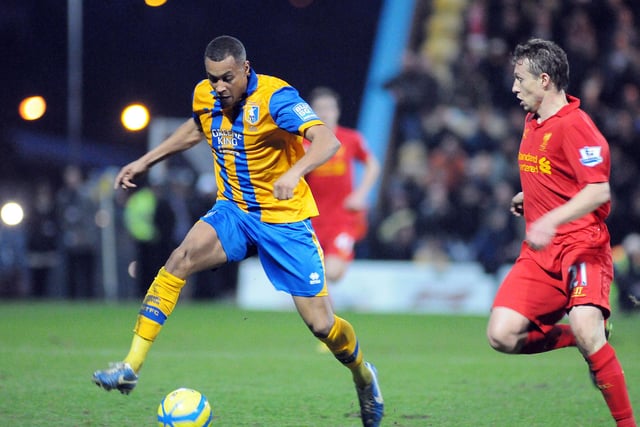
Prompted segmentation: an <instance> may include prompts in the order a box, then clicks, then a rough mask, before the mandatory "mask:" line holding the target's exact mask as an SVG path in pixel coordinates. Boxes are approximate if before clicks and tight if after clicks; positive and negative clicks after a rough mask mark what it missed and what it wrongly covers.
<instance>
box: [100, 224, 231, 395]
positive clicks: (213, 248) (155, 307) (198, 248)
mask: <svg viewBox="0 0 640 427" xmlns="http://www.w3.org/2000/svg"><path fill="white" fill-rule="evenodd" d="M226 259H227V258H226V254H225V252H224V250H223V248H222V245H221V244H220V241H219V239H218V236H217V233H216V230H215V229H214V228H213V227H212V226H211V225H210V224H207V223H205V222H203V221H198V222H197V223H196V224H195V225H194V226H193V227H192V228H191V230H190V231H189V233H187V236H186V237H185V239H184V240H183V242H182V243H181V244H180V245H179V246H178V248H177V249H175V250H174V251H173V252H172V254H171V256H170V257H169V259H168V260H167V262H166V264H165V266H164V267H162V268H160V270H159V272H158V274H157V276H156V277H155V279H154V280H153V282H152V283H151V286H149V289H148V290H147V294H146V296H145V298H144V300H143V302H142V306H141V308H140V312H139V313H138V317H137V320H136V325H135V328H134V335H133V339H132V342H131V346H130V348H129V353H128V354H127V356H126V357H125V359H124V361H123V362H120V363H115V364H112V366H111V368H109V369H106V370H102V371H96V372H95V373H94V375H93V382H94V383H96V384H97V385H98V386H100V387H102V388H104V389H105V390H112V389H114V388H115V389H118V390H119V391H120V392H122V393H124V394H128V393H129V392H131V390H132V389H133V388H134V387H135V385H136V382H137V374H138V372H139V371H140V368H141V367H142V364H143V363H144V360H145V359H146V356H147V353H148V351H149V349H150V348H151V345H152V344H153V342H154V340H155V339H156V337H157V336H158V334H159V333H160V329H161V328H162V326H163V324H164V322H165V321H166V319H167V318H168V317H169V316H170V315H171V313H172V312H173V309H174V308H175V306H176V304H177V302H178V297H179V296H180V292H181V290H182V287H183V286H184V285H185V283H186V278H187V277H188V276H189V275H191V274H192V273H194V272H197V271H200V270H202V269H204V268H212V267H215V266H217V265H221V264H223V263H224V262H226Z"/></svg>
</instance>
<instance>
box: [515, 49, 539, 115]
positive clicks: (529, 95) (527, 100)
mask: <svg viewBox="0 0 640 427" xmlns="http://www.w3.org/2000/svg"><path fill="white" fill-rule="evenodd" d="M511 91H512V92H513V93H515V94H516V97H517V98H518V99H519V100H520V106H521V107H522V108H524V110H525V111H528V112H531V113H535V112H537V111H538V108H539V107H540V103H541V102H542V97H543V96H544V88H543V86H542V80H541V78H540V76H537V75H535V74H531V72H530V71H529V61H528V60H527V59H525V60H521V61H518V62H516V64H515V67H514V69H513V86H512V87H511Z"/></svg>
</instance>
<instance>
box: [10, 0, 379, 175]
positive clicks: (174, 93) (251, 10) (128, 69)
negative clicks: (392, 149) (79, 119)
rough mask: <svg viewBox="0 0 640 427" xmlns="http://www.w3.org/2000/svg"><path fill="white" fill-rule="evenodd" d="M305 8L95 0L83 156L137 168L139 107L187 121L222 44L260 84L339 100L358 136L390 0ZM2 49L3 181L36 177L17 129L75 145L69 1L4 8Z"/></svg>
mask: <svg viewBox="0 0 640 427" xmlns="http://www.w3.org/2000/svg"><path fill="white" fill-rule="evenodd" d="M294 3H296V1H295V0H292V1H288V0H216V1H212V0H209V1H204V0H203V1H195V0H169V1H168V2H167V3H166V4H165V5H164V6H162V7H156V8H153V7H149V6H146V5H145V4H144V1H143V0H111V1H109V0H107V1H85V2H84V3H83V9H84V10H83V12H84V13H83V15H84V19H83V26H84V31H83V52H82V54H83V82H84V84H83V99H82V101H83V126H82V138H83V142H82V147H83V148H82V149H83V150H86V148H87V144H88V145H90V144H92V143H95V142H97V143H107V144H110V145H113V146H114V149H116V148H122V147H125V149H126V150H131V151H130V154H131V159H133V158H135V156H137V155H139V154H140V153H142V152H143V150H144V148H145V145H146V142H147V133H146V131H140V132H135V133H134V132H127V131H125V130H124V129H123V128H122V125H121V124H120V113H121V111H122V109H123V108H124V107H125V106H126V105H127V104H129V103H132V102H141V103H144V104H145V105H147V106H148V107H149V109H150V111H151V114H152V117H153V116H154V115H155V116H164V117H187V116H188V115H189V114H190V111H191V94H192V90H193V87H194V85H195V83H196V82H197V81H199V80H200V79H202V78H204V66H203V52H204V48H205V46H206V45H207V43H208V42H209V41H210V40H211V39H212V38H214V37H216V36H218V35H221V34H230V35H233V36H236V37H238V38H239V39H241V40H242V41H243V42H244V43H245V46H246V48H247V54H248V58H249V60H250V61H251V64H252V66H253V67H254V69H255V70H256V71H257V72H258V73H263V74H272V75H276V76H278V77H281V78H283V79H284V80H287V81H288V82H289V83H290V84H292V85H293V86H294V87H296V88H297V89H298V90H299V91H300V92H301V94H302V95H303V96H305V95H306V94H307V93H308V92H309V91H310V90H311V88H313V87H314V86H316V85H328V86H331V87H333V88H334V89H336V90H338V91H339V92H340V93H341V94H342V96H343V123H344V124H345V125H348V126H355V124H356V121H357V116H358V112H359V107H360V101H361V97H362V91H363V87H364V83H365V80H366V75H367V70H368V66H369V61H370V54H371V48H372V46H373V42H374V37H375V31H376V29H377V23H378V14H379V11H380V7H381V3H382V1H381V0H367V1H366V2H363V1H344V0H315V1H309V0H307V2H306V3H310V4H309V5H308V6H306V7H296V6H294V5H293V4H294ZM297 3H300V1H298V2H297ZM0 38H1V40H2V44H1V47H0V49H1V50H0V55H1V57H2V58H3V61H2V62H3V66H2V67H0V73H1V74H0V75H1V79H2V91H0V97H1V98H0V105H1V112H0V114H1V116H0V123H1V126H2V129H0V130H1V131H2V133H1V138H2V139H1V140H0V144H1V145H0V147H2V151H3V152H4V153H5V156H4V157H5V160H8V159H11V161H10V162H7V161H5V162H3V163H5V167H4V168H3V172H2V174H0V178H2V177H6V176H9V177H15V175H18V176H23V174H24V172H25V168H29V167H31V163H30V162H29V159H24V158H23V157H25V155H24V154H15V153H14V154H13V155H12V148H11V145H12V144H15V137H13V138H12V137H9V136H8V135H9V134H10V133H11V132H13V131H14V130H15V129H17V128H19V129H23V130H29V131H34V132H42V133H45V134H50V135H56V136H59V137H63V138H66V134H67V98H66V97H67V2H66V1H64V0H37V1H36V0H4V1H3V4H2V13H1V14H0ZM30 95H42V96H44V97H45V99H46V100H47V112H46V114H45V116H44V117H43V118H41V119H40V120H37V121H34V122H24V121H22V120H21V119H20V118H19V116H18V104H19V102H20V101H21V100H22V99H23V98H24V97H26V96H30ZM10 140H11V141H10ZM20 143H22V142H20ZM24 143H29V142H26V141H25V142H24ZM13 151H15V149H13ZM127 152H128V151H127ZM41 161H42V160H41ZM9 163H10V164H9Z"/></svg>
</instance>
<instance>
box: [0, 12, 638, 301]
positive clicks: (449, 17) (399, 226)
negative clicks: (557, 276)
mask: <svg viewBox="0 0 640 427" xmlns="http://www.w3.org/2000/svg"><path fill="white" fill-rule="evenodd" d="M417 4H418V6H417V11H416V14H415V19H414V25H413V26H414V30H413V33H412V36H411V45H410V47H409V48H408V49H407V51H406V52H405V54H404V61H403V67H402V70H400V72H399V73H398V75H397V76H395V77H393V78H392V79H390V80H388V81H387V82H385V83H384V87H385V89H387V90H388V91H389V93H390V94H391V95H392V96H393V98H394V99H395V101H396V117H395V125H394V129H393V132H392V135H391V138H390V140H389V141H388V149H387V153H386V158H385V159H383V160H384V162H385V170H384V172H383V177H382V181H381V183H380V184H381V185H380V194H379V197H378V201H377V203H376V204H375V205H374V206H372V207H371V210H370V215H369V216H370V229H369V234H368V236H367V238H366V239H365V240H364V241H362V242H360V243H359V245H358V247H357V256H358V257H359V258H367V259H395V260H413V261H416V262H425V263H434V264H437V265H447V264H449V263H452V262H459V261H476V262H479V263H481V264H482V265H483V267H484V269H485V271H486V272H487V273H490V274H495V273H497V272H498V271H499V270H500V268H501V267H503V266H505V265H508V264H509V263H511V262H512V261H513V260H514V259H515V257H516V255H517V254H518V251H519V247H520V245H521V241H522V235H523V230H522V227H523V221H522V220H520V219H518V218H515V217H513V216H512V215H511V214H510V212H509V204H510V200H511V197H512V196H513V195H514V194H515V193H516V192H518V191H519V178H518V165H517V152H518V146H519V142H520V136H521V132H522V127H523V120H524V115H525V113H524V111H523V110H522V108H521V107H520V106H519V105H518V102H517V100H516V99H515V97H514V95H513V94H512V92H511V86H512V82H513V78H512V71H513V67H512V63H511V52H512V51H513V48H514V47H515V45H516V44H517V43H518V42H520V41H524V40H526V39H528V38H530V37H542V38H548V39H552V40H555V41H556V42H558V43H559V44H560V45H561V46H562V47H563V48H564V49H565V50H566V52H567V54H568V57H569V62H570V66H571V70H570V87H569V90H568V92H569V93H570V94H572V95H574V96H577V97H579V98H580V99H581V101H582V108H583V109H584V110H585V111H587V112H588V113H589V114H590V115H591V117H592V118H593V120H594V121H595V123H596V124H597V126H598V127H599V128H600V130H601V131H602V132H603V134H604V135H605V137H606V138H607V139H608V141H609V143H610V146H611V163H612V175H611V187H612V193H613V195H612V197H613V199H612V212H611V216H610V218H609V221H608V225H609V228H610V231H611V236H612V245H613V246H614V247H615V251H614V252H615V254H616V255H615V256H616V266H617V268H618V271H617V274H618V277H621V278H623V277H624V278H623V279H621V280H620V282H621V283H622V282H625V283H628V287H629V289H632V290H633V289H635V291H634V292H637V293H636V295H640V289H638V288H639V286H640V285H638V284H640V255H639V254H640V236H639V235H638V234H636V232H637V231H638V230H637V224H640V176H639V175H640V173H639V167H638V165H640V148H639V147H638V146H637V144H638V141H640V140H639V138H638V137H639V136H640V33H639V31H640V30H639V28H640V3H638V2H634V1H623V0H601V1H582V0H565V1H561V0H453V1H444V0H442V1H441V0H433V1H428V0H422V1H418V2H417ZM167 176H169V177H170V179H167V180H166V182H157V183H156V182H149V183H146V184H148V185H146V184H145V185H142V186H141V187H140V189H139V190H137V191H136V192H134V193H131V192H130V193H124V192H116V193H114V194H115V196H114V197H115V206H116V209H115V212H116V218H115V221H116V223H117V229H118V230H119V231H118V233H116V236H117V238H118V262H119V263H120V264H122V265H121V266H120V267H121V268H119V270H120V271H121V273H120V277H119V278H118V280H119V286H120V287H121V292H120V295H121V296H123V297H129V296H136V297H138V296H140V295H143V294H144V290H146V287H147V285H148V283H150V281H151V279H150V277H151V276H152V275H154V274H155V272H156V271H157V269H158V267H159V266H161V265H162V263H163V262H164V260H165V259H166V257H167V256H168V254H169V252H170V250H172V249H173V248H174V246H175V245H176V244H177V243H178V242H180V240H181V239H182V237H183V236H184V234H185V233H186V231H187V230H188V228H189V227H190V225H191V224H192V223H193V222H194V221H195V220H197V218H198V217H199V216H200V215H202V214H203V213H205V212H206V210H207V209H208V208H209V207H210V206H211V203H212V201H213V194H214V193H213V192H214V189H213V188H212V187H211V184H210V177H198V176H196V175H195V174H194V173H193V171H192V170H189V169H188V168H187V167H181V168H179V169H177V170H175V171H173V172H172V173H170V174H167ZM60 177H61V179H60V180H59V181H55V180H54V181H52V182H46V181H45V182H38V183H36V184H35V185H34V186H33V188H32V189H31V190H30V191H31V195H32V197H31V200H30V203H31V204H32V206H30V207H29V212H30V214H29V215H28V217H27V223H26V225H25V226H24V227H22V228H21V229H22V230H23V232H22V233H18V232H17V231H15V230H8V229H7V228H6V227H5V228H2V229H0V233H2V234H3V235H2V236H1V237H2V242H3V244H2V249H1V251H2V252H0V272H1V273H2V274H1V275H0V277H2V278H3V280H2V281H3V283H0V296H10V295H13V296H15V295H32V296H36V297H39V296H50V295H55V296H64V297H71V298H73V297H80V298H91V297H98V296H101V289H102V288H101V285H100V281H101V275H100V262H101V261H100V260H101V257H100V253H99V252H100V243H99V240H100V235H101V234H100V233H101V231H100V226H99V225H100V220H99V218H100V210H101V206H100V197H99V187H100V185H101V181H102V179H103V177H104V175H103V171H81V170H79V169H77V168H74V167H68V168H66V169H65V170H64V171H61V172H60ZM5 242H6V243H5ZM8 242H12V243H11V244H9V243H8ZM133 261H136V262H135V264H131V263H132V262H133ZM236 275H237V267H233V266H232V267H229V268H225V269H224V271H218V272H205V273H202V275H199V276H198V277H195V278H194V279H192V281H194V282H196V284H195V286H194V287H193V291H192V292H193V296H194V297H210V298H220V297H227V296H230V295H232V294H233V291H234V286H235V281H236ZM134 276H135V277H136V278H137V279H134ZM627 278H629V280H626V279H627ZM625 280H626V281H625ZM52 283H56V284H59V285H51V284H52ZM205 284H206V285H205ZM56 286H57V287H56ZM625 286H627V285H625ZM625 304H626V302H625ZM625 307H626V308H629V309H632V307H633V305H629V306H628V307H627V306H623V308H625Z"/></svg>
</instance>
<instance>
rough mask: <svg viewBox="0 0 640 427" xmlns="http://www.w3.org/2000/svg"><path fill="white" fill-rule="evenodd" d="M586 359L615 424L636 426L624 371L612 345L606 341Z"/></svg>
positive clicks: (625, 426)
mask: <svg viewBox="0 0 640 427" xmlns="http://www.w3.org/2000/svg"><path fill="white" fill-rule="evenodd" d="M586 359H587V363H588V364H589V369H591V372H593V374H594V377H595V382H596V384H597V386H598V388H599V389H600V391H601V392H602V396H603V397H604V400H605V401H606V402H607V406H608V407H609V411H611V415H612V416H613V418H614V419H615V420H616V426H618V427H636V422H635V420H634V418H633V409H631V402H630V401H629V393H628V392H627V385H626V383H625V381H624V372H622V366H620V362H619V361H618V358H617V357H616V352H615V351H614V349H613V347H611V346H610V345H609V343H606V344H605V345H604V347H602V348H601V349H600V350H598V351H596V352H595V353H593V354H592V355H591V356H589V357H587V358H586Z"/></svg>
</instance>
